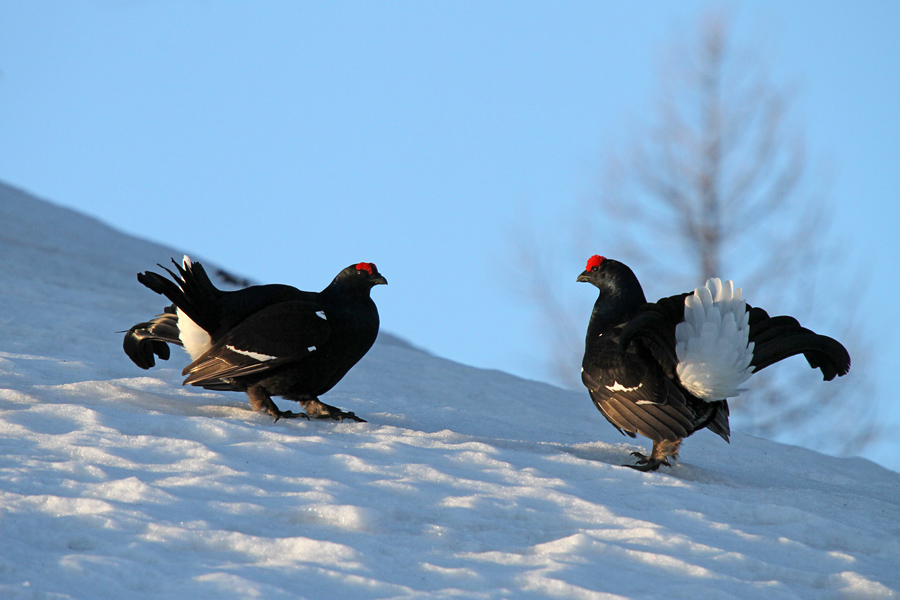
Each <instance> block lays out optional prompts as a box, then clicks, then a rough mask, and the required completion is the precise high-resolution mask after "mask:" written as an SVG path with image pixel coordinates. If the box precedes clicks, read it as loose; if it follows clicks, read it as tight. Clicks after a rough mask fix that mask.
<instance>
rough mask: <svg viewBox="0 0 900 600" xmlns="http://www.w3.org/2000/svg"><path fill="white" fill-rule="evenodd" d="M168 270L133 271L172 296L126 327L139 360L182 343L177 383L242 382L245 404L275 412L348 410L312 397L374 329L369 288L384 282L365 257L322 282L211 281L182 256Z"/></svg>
mask: <svg viewBox="0 0 900 600" xmlns="http://www.w3.org/2000/svg"><path fill="white" fill-rule="evenodd" d="M172 262H173V263H174V264H175V267H176V269H177V271H178V272H177V274H176V273H174V272H172V271H171V270H169V269H167V268H165V267H163V266H162V265H160V267H161V268H162V269H164V270H165V271H166V272H167V273H169V275H170V276H171V277H172V280H174V281H170V280H169V279H167V278H166V277H164V276H162V275H159V274H157V273H154V272H152V271H147V272H145V273H139V274H138V276H137V277H138V281H140V282H141V283H142V284H144V285H145V286H147V287H148V288H150V289H151V290H153V291H154V292H156V293H157V294H162V295H163V296H165V297H166V298H168V299H169V301H171V302H172V305H171V306H169V307H168V308H166V309H165V311H164V312H163V313H162V314H160V315H157V316H156V317H154V318H152V319H150V320H149V321H147V322H146V323H138V324H137V325H135V326H134V327H132V328H131V329H129V330H128V332H127V333H126V334H125V341H124V342H123V347H124V349H125V353H126V354H127V355H128V356H129V357H130V358H131V360H132V361H134V363H135V364H136V365H137V366H139V367H141V368H142V369H149V368H150V367H152V366H154V365H155V364H156V361H155V358H154V355H155V356H158V357H159V358H161V359H163V360H168V358H169V346H168V344H177V345H179V346H184V349H185V350H187V352H188V354H190V356H191V358H192V359H193V362H192V363H191V364H189V365H188V366H187V367H185V368H184V371H182V375H187V378H186V379H185V380H184V385H186V384H191V385H196V386H200V387H203V388H206V389H210V390H228V391H241V392H246V393H247V397H248V398H249V400H250V405H251V406H252V407H253V409H254V410H258V411H262V412H266V413H268V414H269V415H271V416H273V417H274V418H275V420H276V421H277V420H278V419H280V418H282V417H284V418H296V417H305V418H310V417H313V418H322V419H328V418H331V419H341V420H343V419H353V420H355V421H363V419H360V418H359V417H357V416H356V415H355V414H353V413H352V412H344V411H342V410H340V409H337V408H335V407H333V406H329V405H328V404H325V403H323V402H321V401H319V399H318V396H320V395H321V394H324V393H325V392H327V391H328V390H330V389H331V388H332V387H334V385H335V384H337V382H338V381H340V380H341V378H342V377H343V376H344V375H346V374H347V372H348V371H349V370H350V369H351V368H352V367H353V365H355V364H356V363H357V362H358V361H359V359H361V358H362V357H363V356H364V355H365V354H366V352H368V351H369V348H371V347H372V344H374V343H375V338H376V337H377V336H378V309H377V308H376V307H375V303H374V302H373V301H372V298H371V297H370V295H369V292H370V291H371V289H372V287H373V286H376V285H378V284H380V283H383V284H387V280H385V278H384V277H382V276H381V274H380V273H379V272H378V269H377V268H376V267H375V265H374V264H372V263H365V262H363V263H359V264H357V265H350V266H349V267H347V268H346V269H344V270H343V271H341V272H340V273H338V274H337V277H335V278H334V281H332V282H331V284H330V285H329V286H328V287H326V288H325V289H324V290H322V291H321V292H304V291H301V290H298V289H297V288H294V287H291V286H289V285H280V284H272V285H254V286H251V287H248V288H244V289H241V290H237V291H233V292H228V291H223V290H219V289H217V288H216V287H215V286H214V285H213V283H212V282H211V281H210V279H209V277H208V276H207V274H206V271H205V270H204V269H203V266H202V265H201V264H200V263H198V262H191V260H190V259H189V258H188V257H186V256H185V257H184V261H183V262H182V264H180V265H179V264H178V263H176V262H175V261H174V260H173V261H172ZM272 396H281V397H283V398H285V399H287V400H295V401H297V402H299V403H300V404H301V405H303V407H304V410H305V411H306V412H305V413H303V412H290V411H282V410H280V409H279V408H278V407H277V406H276V405H275V403H274V402H273V401H272Z"/></svg>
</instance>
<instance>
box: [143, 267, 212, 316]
mask: <svg viewBox="0 0 900 600" xmlns="http://www.w3.org/2000/svg"><path fill="white" fill-rule="evenodd" d="M172 263H173V264H174V265H175V268H176V269H177V270H178V274H177V275H176V274H175V273H174V272H172V271H171V270H170V269H168V268H166V267H164V266H162V265H159V267H160V268H161V269H163V270H165V271H166V272H167V273H168V274H169V275H170V276H171V277H172V280H169V279H166V278H165V277H163V276H162V275H160V274H158V273H154V272H153V271H146V272H144V273H138V276H137V278H138V281H140V282H141V283H142V284H144V285H145V286H147V287H148V288H150V289H151V290H153V291H154V292H156V293H157V294H162V295H163V296H165V297H166V298H168V299H169V301H171V302H172V303H173V304H174V305H175V306H176V307H178V308H180V309H181V310H183V311H184V313H185V314H186V315H187V316H188V317H190V319H191V320H192V321H193V322H194V323H196V324H197V325H199V326H200V327H202V328H203V329H205V330H206V331H212V330H214V329H216V328H217V327H218V325H219V320H220V317H219V315H218V314H213V313H211V312H210V311H211V310H214V309H215V308H216V307H217V306H219V303H218V300H219V298H220V297H221V296H222V291H221V290H219V289H218V288H216V286H215V285H213V283H212V281H210V279H209V276H208V275H207V274H206V270H205V269H204V268H203V265H201V264H200V263H198V262H195V263H189V264H188V265H187V266H182V265H180V264H178V263H177V262H175V261H174V260H173V261H172Z"/></svg>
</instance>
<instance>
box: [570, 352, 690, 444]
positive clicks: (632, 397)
mask: <svg viewBox="0 0 900 600" xmlns="http://www.w3.org/2000/svg"><path fill="white" fill-rule="evenodd" d="M582 379H583V380H584V383H585V385H587V387H588V390H589V392H590V395H591V399H592V400H593V401H594V404H595V405H596V406H597V408H598V409H600V412H601V413H603V416H604V417H606V419H607V420H608V421H609V422H610V423H612V424H613V425H614V426H615V427H616V428H617V429H618V430H619V431H620V432H622V433H627V434H628V435H630V436H632V437H634V434H635V433H640V434H641V435H643V436H644V437H647V438H650V439H652V440H654V441H661V440H673V441H674V440H678V439H681V438H684V437H687V436H688V435H690V434H691V433H693V431H694V429H695V427H694V424H693V413H692V412H691V410H690V409H689V408H688V406H687V403H686V401H685V398H684V395H683V394H682V393H681V391H680V390H679V389H678V387H677V386H676V385H675V383H674V382H672V381H671V380H669V379H668V378H667V377H665V376H664V375H663V373H662V371H661V369H659V368H658V367H657V368H655V369H654V368H653V366H652V365H648V364H643V365H642V364H640V361H639V360H638V359H637V358H634V357H628V359H627V360H621V361H617V364H613V365H608V366H606V367H603V368H600V367H598V368H593V369H592V368H586V369H585V370H584V371H583V372H582Z"/></svg>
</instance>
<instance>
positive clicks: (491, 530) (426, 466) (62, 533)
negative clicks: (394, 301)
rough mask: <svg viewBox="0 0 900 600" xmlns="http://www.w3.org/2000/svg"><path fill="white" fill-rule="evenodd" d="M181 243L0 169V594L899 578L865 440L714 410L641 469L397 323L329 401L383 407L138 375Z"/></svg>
mask: <svg viewBox="0 0 900 600" xmlns="http://www.w3.org/2000/svg"><path fill="white" fill-rule="evenodd" d="M181 254H183V251H177V252H176V251H175V250H173V249H167V248H163V247H161V246H158V245H155V244H152V243H150V242H146V241H142V240H138V239H135V238H131V237H128V236H125V235H123V234H120V233H118V232H115V231H113V230H111V229H109V228H107V227H106V226H104V225H103V224H101V223H99V222H97V221H94V220H91V219H89V218H87V217H84V216H81V215H78V214H77V213H74V212H72V211H68V210H65V209H62V208H58V207H55V206H53V205H51V204H49V203H45V202H43V201H40V200H37V199H35V198H31V197H29V196H27V195H25V194H23V193H21V192H19V191H17V190H14V189H12V188H8V187H6V186H2V185H0V301H2V306H3V308H4V310H3V312H2V314H0V433H2V434H0V496H2V497H0V507H2V508H0V538H2V548H3V551H2V553H0V597H2V598H12V599H29V600H30V599H34V598H38V599H44V598H47V599H54V600H57V599H66V598H85V599H104V598H115V599H121V598H129V599H141V598H167V597H172V598H174V597H177V598H192V599H193V600H200V599H205V598H209V599H216V600H220V599H228V598H266V599H279V598H323V599H324V598H341V599H357V598H358V599H363V598H397V599H414V598H575V599H592V600H593V599H601V598H603V599H609V598H666V599H671V598H686V597H702V598H761V597H765V598H773V599H781V598H785V599H786V598H894V597H897V596H898V595H900V474H897V473H894V472H891V471H888V470H886V469H884V468H882V467H879V466H877V465H875V464H873V463H872V462H869V461H867V460H864V459H838V458H831V457H827V456H823V455H821V454H817V453H815V452H812V451H808V450H804V449H801V448H797V447H792V446H786V445H780V444H776V443H773V442H769V441H766V440H762V439H756V438H752V437H749V436H745V435H742V434H740V433H735V434H734V436H733V440H732V443H731V444H730V445H729V444H725V443H724V442H722V441H721V440H720V439H719V438H718V437H716V436H714V435H711V434H709V433H708V432H705V431H704V432H700V433H698V434H697V435H695V436H693V437H691V438H690V439H688V440H687V441H686V443H685V444H684V446H683V450H682V459H681V461H680V462H679V463H678V464H677V465H676V466H675V467H673V468H671V469H665V468H664V470H662V471H661V472H659V473H640V472H637V471H634V470H631V469H627V468H622V467H621V466H619V465H620V464H622V463H625V462H631V460H632V457H630V456H629V454H628V453H629V452H630V451H632V450H638V449H646V448H647V447H648V444H647V443H646V441H642V440H637V441H635V440H631V439H629V438H624V437H621V436H620V435H619V434H618V433H617V432H616V431H615V430H614V429H613V428H612V427H610V426H609V425H608V424H607V423H606V421H605V420H604V419H603V417H602V416H601V415H600V414H599V413H598V412H597V411H596V410H595V409H594V407H593V405H592V404H591V402H590V400H589V398H588V396H587V393H575V392H569V391H564V390H560V389H557V388H554V387H551V386H548V385H544V384H540V383H535V382H531V381H526V380H523V379H519V378H515V377H513V376H510V375H507V374H504V373H500V372H496V371H485V370H479V369H475V368H472V367H468V366H465V365H461V364H458V363H454V362H450V361H447V360H444V359H441V358H438V357H435V356H431V355H429V354H428V353H426V352H423V351H421V350H419V349H417V348H415V347H413V346H411V345H410V344H408V343H406V342H404V341H402V340H399V339H397V338H395V337H392V336H391V335H389V334H388V333H385V332H382V334H381V335H380V336H379V340H378V342H377V343H376V345H375V347H374V348H373V349H372V350H371V351H370V352H369V354H368V355H367V356H366V357H365V358H364V359H363V361H362V362H360V364H359V365H357V367H356V368H355V369H353V370H352V371H351V372H350V373H349V374H348V376H347V377H346V378H345V379H344V381H342V382H341V383H340V384H339V385H338V386H337V387H336V388H335V389H334V390H333V391H332V392H330V393H329V394H327V395H326V396H324V397H323V399H324V400H325V401H327V402H328V403H329V404H334V405H336V406H339V407H341V408H343V409H345V410H352V411H354V412H355V413H357V414H359V415H360V416H362V417H364V418H365V419H367V420H368V423H351V422H346V423H334V422H319V421H316V422H307V421H303V420H286V419H283V420H281V421H279V422H277V423H274V422H273V421H272V419H271V418H270V417H268V416H266V415H263V414H260V413H254V412H251V411H250V410H249V405H248V403H247V401H246V398H245V397H244V396H243V395H242V394H236V393H213V392H208V391H203V390H198V389H194V388H185V387H182V386H181V385H180V381H181V377H180V371H181V368H182V367H183V366H184V365H185V364H187V362H188V361H189V358H188V356H187V355H186V354H185V353H184V352H183V351H181V350H180V349H174V350H173V356H172V360H170V361H168V362H164V363H162V364H161V365H160V366H158V367H157V368H155V369H153V370H150V371H142V370H140V369H138V368H137V367H136V366H134V365H133V364H132V363H131V362H130V361H129V360H128V358H127V357H126V356H125V355H124V353H123V352H122V350H121V337H122V334H121V333H117V332H119V331H122V330H124V329H127V328H128V327H130V326H131V325H132V324H134V323H136V322H138V321H142V320H145V319H146V318H148V317H150V316H153V315H154V314H157V313H158V312H159V311H160V309H161V308H162V306H163V304H164V300H163V299H162V298H161V297H159V296H156V295H155V294H153V293H151V292H149V291H148V290H146V289H144V288H143V287H142V286H141V285H140V284H139V283H138V282H137V281H136V279H135V273H136V272H138V271H141V270H146V269H148V268H152V267H153V266H154V265H155V263H157V262H161V263H162V262H165V261H167V260H168V259H169V257H171V256H179V255H181ZM197 258H200V257H197ZM201 260H203V259H202V258H201ZM318 260H321V257H319V258H318ZM203 262H205V263H208V264H209V266H211V262H210V261H206V260H203ZM387 272H388V274H389V270H388V271H387ZM287 283H295V284H297V285H299V286H300V287H304V288H310V287H315V285H314V282H287ZM325 283H326V284H327V282H325ZM323 286H324V284H323ZM373 296H375V301H376V302H377V303H389V302H390V301H391V300H390V289H378V290H377V293H376V294H373ZM383 326H384V327H385V328H387V329H388V330H389V329H390V326H391V324H390V323H384V324H383ZM281 404H282V408H288V409H290V408H293V406H285V404H288V405H290V404H291V403H285V402H282V403H281Z"/></svg>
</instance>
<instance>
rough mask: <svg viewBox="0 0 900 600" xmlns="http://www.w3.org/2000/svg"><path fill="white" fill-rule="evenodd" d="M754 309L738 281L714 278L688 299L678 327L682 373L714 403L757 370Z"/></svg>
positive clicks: (733, 392) (729, 395)
mask: <svg viewBox="0 0 900 600" xmlns="http://www.w3.org/2000/svg"><path fill="white" fill-rule="evenodd" d="M749 320H750V313H748V312H747V302H746V301H745V300H743V299H742V298H741V288H737V289H735V287H734V282H732V281H731V280H729V281H726V282H725V283H724V284H723V283H722V280H721V279H719V278H718V277H713V278H711V279H710V280H709V281H707V282H706V285H705V286H703V287H699V288H697V289H695V290H694V293H693V294H691V295H689V296H686V297H685V299H684V321H682V322H681V323H679V324H678V325H677V326H676V327H675V342H676V346H675V351H676V354H677V356H678V367H677V372H678V377H679V379H681V384H682V385H683V386H684V387H685V388H687V390H688V391H689V392H691V393H692V394H694V395H695V396H697V397H698V398H701V399H703V400H706V401H708V402H714V401H717V400H724V399H726V398H733V397H734V396H737V395H738V394H739V393H740V392H742V391H745V390H744V389H743V388H740V387H738V386H740V385H741V384H742V383H744V382H745V381H747V379H749V378H750V375H751V374H752V373H753V369H752V368H751V367H750V361H751V360H752V359H753V343H752V342H750V341H749V338H750V325H749Z"/></svg>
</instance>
